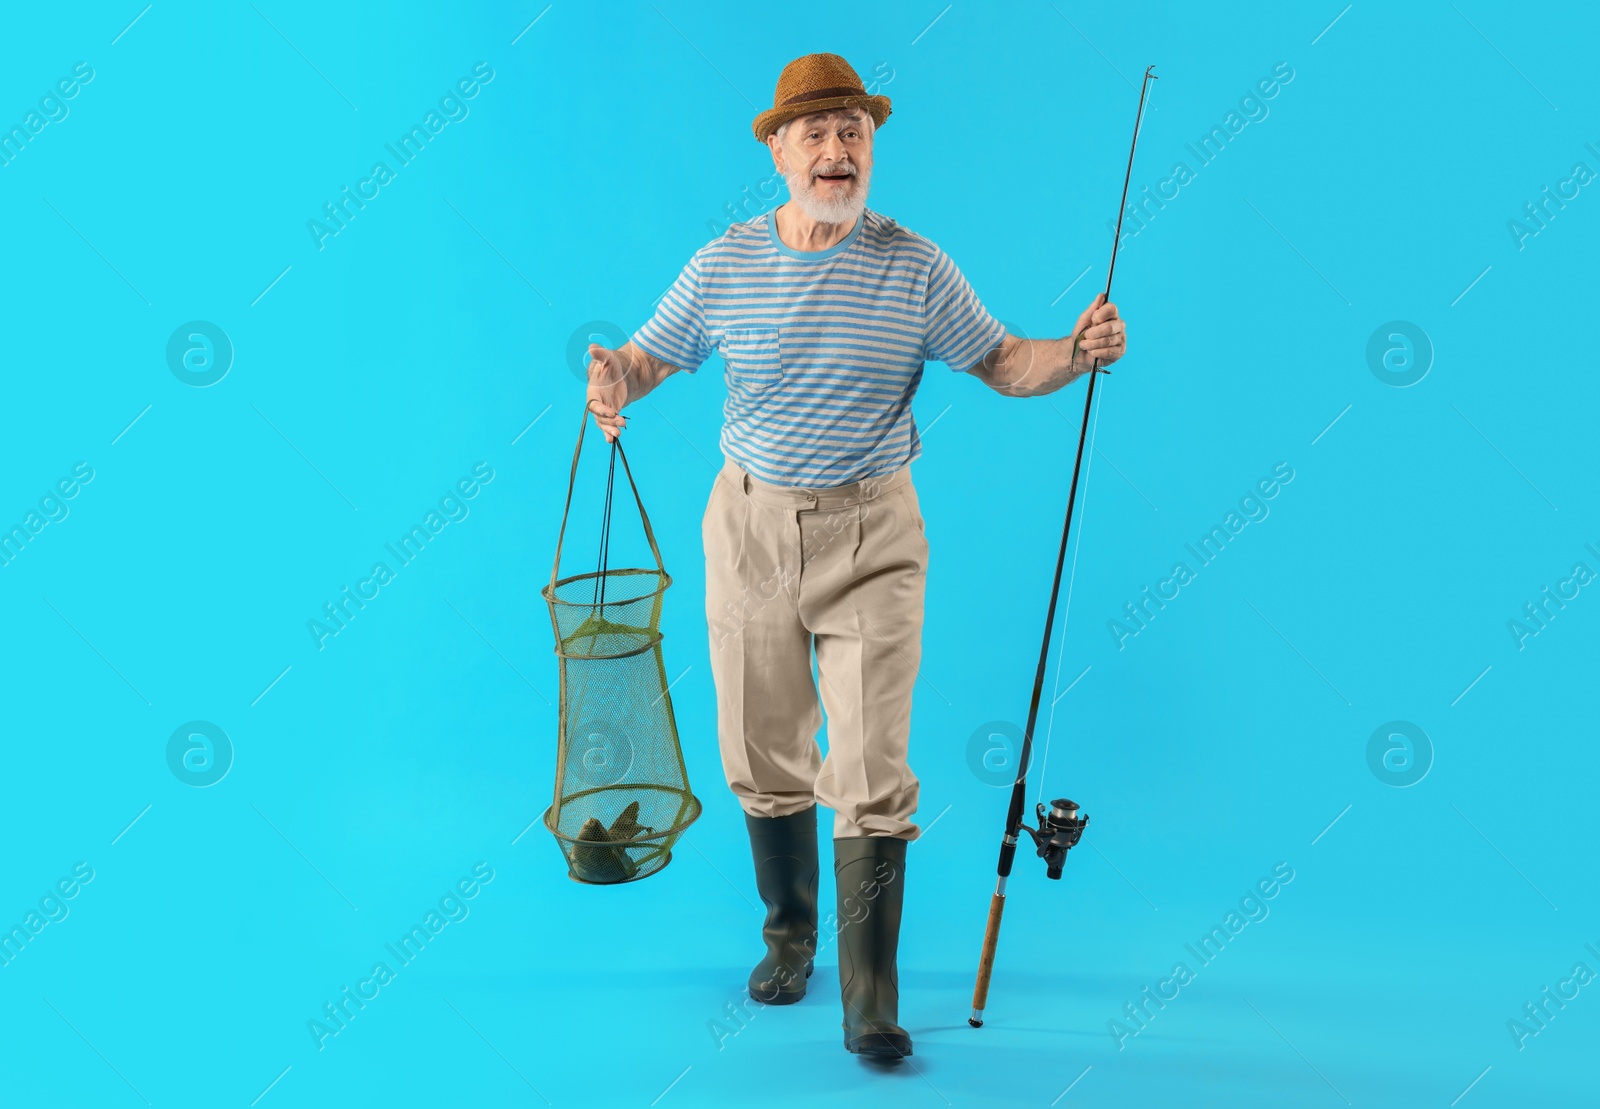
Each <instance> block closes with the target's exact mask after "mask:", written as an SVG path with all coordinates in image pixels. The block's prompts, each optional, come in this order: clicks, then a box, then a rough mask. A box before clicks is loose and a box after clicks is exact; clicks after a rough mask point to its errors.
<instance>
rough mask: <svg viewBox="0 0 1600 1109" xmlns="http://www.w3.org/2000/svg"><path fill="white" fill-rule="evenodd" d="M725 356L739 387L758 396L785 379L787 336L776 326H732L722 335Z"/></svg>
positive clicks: (747, 393) (731, 375)
mask: <svg viewBox="0 0 1600 1109" xmlns="http://www.w3.org/2000/svg"><path fill="white" fill-rule="evenodd" d="M722 359H723V361H724V362H726V363H727V364H728V378H729V381H730V383H731V384H732V386H733V387H734V388H735V389H738V390H740V391H742V392H743V393H745V394H746V395H747V396H755V395H757V394H759V393H763V392H765V391H766V390H768V389H770V388H772V387H773V386H774V385H776V384H777V383H778V382H779V381H781V380H782V379H783V339H782V334H781V332H780V330H779V329H778V328H776V327H740V328H729V329H728V330H727V331H726V332H724V333H723V336H722Z"/></svg>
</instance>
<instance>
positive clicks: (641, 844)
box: [540, 405, 700, 885]
mask: <svg viewBox="0 0 1600 1109" xmlns="http://www.w3.org/2000/svg"><path fill="white" fill-rule="evenodd" d="M588 419H589V411H588V407H587V405H586V406H585V408H584V420H583V423H582V424H580V425H579V429H578V445H577V448H576V449H574V450H573V452H572V472H571V475H570V476H569V478H568V480H567V500H566V505H565V507H564V508H563V509H562V513H561V531H560V534H559V535H558V536H557V539H556V556H555V563H554V565H553V566H552V567H551V569H550V584H549V585H547V586H545V587H544V588H543V589H542V590H541V591H540V592H541V594H542V595H543V596H544V599H545V601H546V602H547V603H548V604H549V607H550V622H551V626H552V628H553V629H554V631H555V639H556V647H555V651H556V657H557V660H558V666H559V669H560V675H561V699H560V706H559V725H558V732H557V748H556V750H557V753H556V775H555V799H554V802H553V803H552V804H551V806H550V808H548V809H547V810H545V814H544V825H545V827H546V828H547V829H549V831H550V833H551V835H552V836H554V837H555V840H556V843H557V845H558V846H559V847H560V848H561V854H562V857H563V859H564V860H565V861H566V864H567V873H568V876H569V877H571V878H572V879H574V880H575V881H578V882H584V883H589V884H593V885H615V884H618V883H621V882H632V881H637V880H638V879H641V878H647V877H649V876H650V875H652V874H654V873H656V872H657V871H658V870H660V869H661V868H663V867H664V866H666V865H667V864H668V863H669V862H671V861H672V846H673V844H674V843H676V842H677V840H678V837H679V836H681V835H682V834H683V832H684V830H685V829H687V828H688V827H689V825H690V824H692V823H693V822H694V820H695V818H696V817H698V816H699V815H700V802H699V800H698V799H696V797H695V796H694V794H693V793H692V792H691V791H690V789H689V776H688V772H687V770H686V769H685V768H684V764H683V749H682V747H681V746H680V744H679V741H678V727H677V722H676V719H675V718H674V716H673V711H672V692H671V683H670V682H669V681H668V679H667V669H666V663H665V661H664V659H663V657H662V653H661V639H662V635H661V608H662V599H663V597H664V596H665V594H666V591H667V587H668V586H670V585H671V584H672V578H671V576H670V575H669V574H668V573H667V571H666V567H665V565H664V564H663V563H662V560H661V549H660V547H659V546H657V544H656V537H655V532H654V531H653V530H652V529H651V527H650V517H649V515H648V514H647V513H646V512H645V509H644V501H643V500H642V499H641V498H640V496H639V487H638V485H637V484H635V482H634V478H633V471H632V469H631V468H630V467H629V465H628V458H627V455H626V453H625V452H624V451H623V449H622V441H621V437H620V436H618V438H616V439H614V440H612V443H611V453H610V463H609V466H608V468H607V472H606V488H605V500H604V504H603V507H602V510H601V528H600V553H599V560H598V565H597V568H596V569H595V570H593V571H590V572H587V573H582V574H574V575H572V576H570V577H561V576H560V572H561V548H562V544H563V542H564V540H565V538H566V531H567V520H568V517H569V516H570V514H571V511H572V494H573V488H574V486H575V485H576V482H577V476H578V458H579V455H580V454H581V453H582V451H583V437H584V432H585V431H586V430H587V425H588ZM619 459H620V460H621V462H622V471H623V473H624V474H625V475H626V477H627V480H628V488H629V489H630V490H631V491H632V493H633V499H634V503H635V504H636V505H637V506H638V508H639V519H640V521H641V522H642V523H643V525H644V535H645V539H646V541H647V542H648V543H649V545H650V554H651V555H652V557H653V558H654V559H655V566H654V568H642V569H641V568H617V567H613V566H610V565H609V554H610V551H609V547H610V537H611V507H612V493H613V490H614V488H615V479H616V470H617V461H618V460H619Z"/></svg>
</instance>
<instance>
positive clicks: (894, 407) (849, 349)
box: [633, 208, 1005, 488]
mask: <svg viewBox="0 0 1600 1109" xmlns="http://www.w3.org/2000/svg"><path fill="white" fill-rule="evenodd" d="M1004 337H1005V325H1004V324H1002V323H1001V322H1000V321H999V320H997V319H996V318H995V317H994V316H992V315H990V314H989V312H988V311H987V310H986V309H985V308H984V306H983V304H982V303H981V302H979V300H978V297H977V295H976V294H975V293H974V292H973V291H972V287H971V286H970V285H969V284H968V283H967V280H966V278H965V277H963V276H962V275H961V271H960V270H958V269H957V268H956V265H955V263H954V262H952V261H951V260H950V257H949V255H947V254H945V252H944V251H943V250H941V249H939V247H937V246H935V245H934V244H933V243H932V242H930V241H928V240H927V239H925V238H923V237H922V236H921V235H918V234H917V233H916V232H914V231H910V230H908V229H906V228H904V227H901V226H900V225H899V224H897V223H896V222H895V221H894V220H892V219H890V218H889V217H888V216H885V215H881V214H880V213H878V212H875V211H873V210H872V209H871V208H868V209H866V210H865V211H864V212H863V213H862V217H861V218H860V219H858V220H857V221H856V225H855V227H854V228H852V229H851V231H850V233H849V234H848V235H846V236H845V237H844V238H843V239H842V240H840V241H839V242H838V243H836V244H834V245H833V246H831V247H829V248H828V249H827V250H818V251H800V250H793V249H791V248H790V247H788V246H786V245H785V244H784V243H783V241H782V240H781V239H779V238H778V234H777V227H776V222H775V220H774V218H773V215H772V213H767V214H765V215H761V216H757V217H756V218H754V219H751V220H746V221H745V222H743V223H735V224H734V225H733V226H731V227H729V228H728V229H727V230H726V231H724V232H723V233H722V235H721V236H719V237H718V238H717V239H715V240H713V241H712V242H709V243H707V244H706V245H705V246H703V247H701V248H700V249H699V250H698V251H696V252H695V255H694V257H693V258H691V259H690V260H689V263H688V265H686V266H685V267H684V268H683V272H682V273H680V274H679V275H678V279H677V281H675V282H674V283H673V285H672V288H671V289H669V290H668V291H667V293H666V294H665V296H663V297H662V300H661V303H660V305H659V306H658V307H657V309H656V313H655V315H654V316H653V317H652V318H651V319H650V321H649V322H648V323H646V324H645V325H644V326H643V327H641V328H640V329H639V330H638V331H637V332H635V333H634V335H633V342H634V344H635V345H637V346H638V347H640V348H641V349H642V350H644V351H645V352H646V353H648V354H650V355H653V356H654V357H656V358H659V359H661V360H662V361H664V362H670V363H671V364H673V365H674V366H677V367H679V368H680V369H683V370H688V371H691V372H692V371H694V370H696V369H698V368H699V367H700V364H701V363H702V362H704V361H705V360H706V359H707V358H709V357H710V356H711V353H712V351H713V350H715V351H717V352H718V353H720V354H721V355H722V358H723V360H724V362H725V363H726V366H727V369H726V375H725V376H726V381H727V385H728V399H727V401H726V402H725V403H724V404H723V409H722V411H723V416H724V423H723V427H722V451H723V453H724V454H725V455H727V456H728V457H729V458H731V459H733V461H735V462H737V463H738V464H739V465H740V466H742V467H744V468H745V469H746V470H748V471H749V472H750V473H752V474H754V475H755V476H756V477H758V478H760V479H761V480H763V481H767V482H771V483H773V484H776V485H788V486H802V487H808V488H820V487H823V486H831V485H844V484H848V483H850V482H854V481H860V480H861V479H863V478H866V477H872V476H877V475H881V474H887V473H891V472H893V471H894V470H896V469H898V468H900V467H901V466H903V465H905V464H906V463H908V462H911V461H913V460H914V459H916V458H917V457H918V456H919V455H921V453H922V443H921V439H920V437H919V436H918V435H917V428H916V423H915V421H914V420H913V419H912V416H911V398H912V396H913V394H915V392H916V389H917V384H918V383H919V382H920V381H921V380H922V370H923V363H924V362H928V361H932V362H944V363H945V364H947V365H948V366H950V368H951V369H953V370H957V371H960V372H966V371H968V370H970V369H972V367H973V366H974V365H976V364H977V363H978V361H979V360H980V359H982V358H983V356H984V355H985V354H987V353H988V352H989V351H990V350H992V349H993V348H994V347H995V346H996V345H998V344H999V342H1000V340H1001V339H1002V338H1004Z"/></svg>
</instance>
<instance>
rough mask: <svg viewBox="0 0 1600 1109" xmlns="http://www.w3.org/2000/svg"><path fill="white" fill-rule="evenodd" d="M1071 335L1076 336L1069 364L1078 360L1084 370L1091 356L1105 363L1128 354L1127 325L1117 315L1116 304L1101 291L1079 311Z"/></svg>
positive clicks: (1107, 364) (1101, 363) (1093, 359)
mask: <svg viewBox="0 0 1600 1109" xmlns="http://www.w3.org/2000/svg"><path fill="white" fill-rule="evenodd" d="M1072 334H1073V335H1074V336H1075V337H1076V338H1077V347H1076V351H1077V353H1076V354H1075V355H1074V357H1073V364H1074V365H1077V364H1078V363H1079V362H1082V364H1083V369H1084V371H1085V372H1087V371H1088V369H1089V367H1090V366H1092V365H1093V364H1094V362H1095V359H1099V361H1100V365H1102V366H1109V365H1110V364H1111V363H1113V362H1115V361H1116V360H1117V359H1119V358H1121V357H1122V356H1123V355H1124V354H1126V353H1128V328H1127V325H1126V324H1125V323H1123V321H1122V317H1121V316H1119V315H1118V314H1117V306H1116V305H1115V304H1111V303H1109V302H1108V301H1107V300H1106V295H1105V294H1104V293H1101V294H1100V295H1098V296H1096V297H1095V298H1094V303H1092V304H1090V305H1089V307H1087V308H1085V309H1084V310H1083V314H1082V315H1080V316H1079V317H1078V323H1077V326H1075V327H1074V328H1073V329H1072Z"/></svg>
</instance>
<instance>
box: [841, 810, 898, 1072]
mask: <svg viewBox="0 0 1600 1109" xmlns="http://www.w3.org/2000/svg"><path fill="white" fill-rule="evenodd" d="M905 873H906V841H905V840H903V839H899V838H897V837H891V836H851V837H846V838H841V839H835V840H834V841H833V875H834V880H835V882H836V884H837V886H838V912H839V990H840V993H841V994H842V995H843V997H844V1046H845V1048H846V1049H847V1050H849V1051H851V1052H853V1053H855V1054H857V1055H870V1056H875V1057H877V1058H883V1059H900V1058H903V1057H905V1056H907V1055H910V1054H911V1036H910V1035H909V1034H908V1033H907V1032H906V1030H905V1029H904V1028H901V1027H900V1025H899V1024H898V1023H897V1021H899V1019H900V978H899V974H898V972H897V970H896V968H895V954H896V952H897V951H898V949H899V946H900V908H901V905H902V904H903V903H904V900H905Z"/></svg>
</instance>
